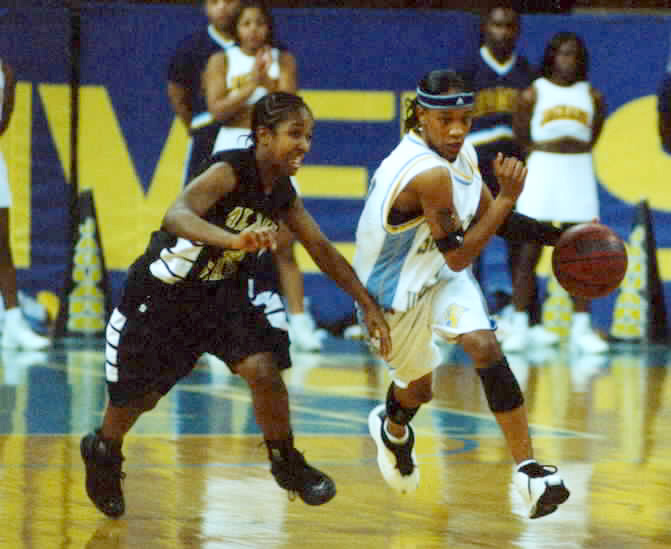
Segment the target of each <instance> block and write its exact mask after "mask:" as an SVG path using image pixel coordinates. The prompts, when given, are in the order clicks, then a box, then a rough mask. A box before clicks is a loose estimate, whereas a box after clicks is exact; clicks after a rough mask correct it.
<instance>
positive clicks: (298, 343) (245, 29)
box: [204, 0, 322, 352]
mask: <svg viewBox="0 0 671 549" xmlns="http://www.w3.org/2000/svg"><path fill="white" fill-rule="evenodd" d="M272 23H273V20H272V16H271V13H270V11H269V10H268V9H267V7H265V6H264V4H263V3H262V2H259V1H258V0H242V1H241V2H240V6H239V8H238V10H237V12H236V14H235V16H234V19H233V23H232V28H233V32H234V35H235V39H236V41H237V45H236V46H233V47H231V48H228V49H226V51H225V52H219V53H217V54H215V55H213V56H212V57H211V58H210V60H209V62H208V65H207V68H206V71H205V78H204V85H205V95H206V98H207V105H208V110H209V112H211V113H212V114H213V115H214V117H215V118H216V119H217V120H219V121H220V122H221V127H220V128H219V131H218V133H217V138H216V141H215V143H214V149H213V153H217V152H220V151H224V150H230V149H241V148H246V147H248V146H249V145H250V142H249V140H248V137H249V135H250V128H251V124H252V121H251V112H252V107H253V105H254V104H255V103H256V102H257V101H258V100H259V99H260V98H261V97H263V96H264V95H266V94H268V93H269V92H272V91H285V92H289V93H296V90H297V88H298V83H297V70H296V60H295V58H294V56H293V55H292V54H291V53H290V52H289V51H287V50H285V49H280V48H277V47H273V45H272V44H273V43H274V39H273V32H272V26H273V25H272ZM292 183H294V186H295V181H292ZM297 190H298V189H297ZM281 234H282V236H281V238H280V240H279V245H278V248H277V250H275V252H274V253H273V255H272V256H271V255H270V254H268V256H267V261H268V266H267V269H265V272H268V273H271V276H270V277H268V280H266V281H260V280H258V279H257V280H256V286H257V287H258V288H257V290H262V289H263V285H274V286H275V289H277V286H278V285H279V286H281V292H280V293H281V294H282V295H283V296H284V298H285V300H286V303H287V307H288V309H289V311H288V313H289V314H288V320H289V334H290V337H291V341H292V345H293V347H294V349H296V350H300V351H308V352H313V351H318V350H319V349H321V348H322V340H321V337H320V335H319V333H318V331H317V330H316V326H315V323H314V320H313V318H312V316H311V315H310V314H309V313H308V312H307V311H306V309H305V306H304V289H303V274H302V273H301V271H300V269H299V267H298V264H297V263H296V258H295V256H294V252H293V246H294V237H293V235H292V234H291V233H290V231H288V230H287V229H286V227H283V229H282V231H281ZM273 257H274V258H275V262H274V263H275V264H273V261H272V259H273ZM277 278H279V280H273V279H277Z"/></svg>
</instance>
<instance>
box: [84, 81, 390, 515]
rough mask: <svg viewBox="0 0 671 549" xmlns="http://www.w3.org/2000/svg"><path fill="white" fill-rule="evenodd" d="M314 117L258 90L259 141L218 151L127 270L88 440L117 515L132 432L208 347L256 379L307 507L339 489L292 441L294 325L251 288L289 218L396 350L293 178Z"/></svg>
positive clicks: (90, 475) (92, 469)
mask: <svg viewBox="0 0 671 549" xmlns="http://www.w3.org/2000/svg"><path fill="white" fill-rule="evenodd" d="M313 126H314V119H313V116H312V113H311V111H310V110H309V108H308V107H307V105H306V104H305V103H304V102H303V100H302V99H301V98H300V97H298V96H296V95H293V94H289V93H285V92H274V93H271V94H269V95H266V96H265V97H263V98H262V99H260V100H259V101H258V102H257V103H256V104H255V106H254V110H253V113H252V128H251V133H252V140H253V145H252V147H250V148H249V149H234V150H231V151H223V152H221V153H218V154H217V155H215V156H213V157H212V159H211V165H210V167H209V168H207V169H206V170H205V171H204V172H203V173H202V174H201V175H199V176H198V177H196V178H195V179H194V180H193V181H192V182H191V183H190V184H189V185H187V186H186V188H185V189H184V191H183V192H182V194H181V195H180V196H179V197H178V198H177V199H176V200H175V202H174V203H173V204H172V206H171V207H170V208H169V209H168V211H167V213H166V215H165V217H164V218H163V223H162V226H161V229H160V230H158V231H156V232H154V233H153V234H152V237H151V240H150V243H149V246H148V247H147V250H146V251H145V253H144V254H143V255H141V256H140V257H139V258H138V259H137V260H136V261H135V263H134V264H133V265H132V266H131V268H130V269H129V272H128V278H127V281H126V284H125V286H124V291H123V294H122V298H121V302H120V304H119V306H118V307H117V308H116V309H115V310H114V312H113V314H112V316H111V317H110V320H109V323H108V326H107V331H106V340H107V342H106V353H105V358H106V360H105V375H106V380H107V387H108V392H109V404H108V406H107V409H106V410H105V414H104V418H103V422H102V426H101V427H100V428H99V429H97V430H96V431H95V432H93V433H89V434H87V435H86V436H85V437H83V439H82V441H81V454H82V458H83V460H84V463H85V465H86V489H87V493H88V495H89V497H90V498H91V500H92V501H93V503H94V504H95V505H96V506H97V507H98V509H99V510H100V511H102V512H103V513H105V514H106V515H108V516H110V517H119V516H121V515H122V514H123V512H124V509H125V504H124V498H123V493H122V490H121V479H122V477H123V475H124V474H123V473H122V470H121V466H122V460H123V459H124V458H123V455H122V452H121V447H122V443H123V439H124V436H125V435H126V433H127V432H128V431H129V430H130V428H131V427H132V426H133V424H134V423H135V421H136V420H137V419H138V417H140V415H141V414H142V413H144V412H146V411H148V410H151V409H152V408H153V407H154V406H156V404H157V402H158V401H159V400H160V398H161V397H162V396H163V395H165V394H166V393H168V391H170V389H171V388H172V387H173V386H174V385H175V384H176V383H177V382H178V381H179V380H180V379H181V378H182V377H184V376H186V375H187V374H188V373H189V372H190V371H191V370H192V368H193V366H194V364H195V362H196V360H197V358H198V356H200V354H201V353H203V352H209V353H212V354H215V355H216V356H218V357H219V358H221V359H222V360H224V361H225V363H226V364H227V365H228V366H229V368H230V369H231V371H232V372H233V373H235V374H237V375H240V376H241V377H242V378H244V379H245V381H246V382H247V383H248V385H249V387H250V389H251V393H252V403H253V407H254V413H255V417H256V422H257V424H258V425H259V427H260V429H261V431H262V433H263V437H264V439H265V444H266V446H267V449H268V457H269V459H270V463H271V472H272V474H273V476H274V477H275V480H276V481H277V483H278V484H279V485H280V486H281V487H282V488H284V489H286V490H288V491H290V492H293V493H297V494H298V495H299V496H300V497H301V498H302V499H303V501H305V502H306V503H308V504H310V505H320V504H323V503H326V502H327V501H329V500H330V499H331V498H332V497H333V496H334V495H335V485H334V483H333V481H332V480H331V479H330V478H329V477H328V476H327V475H326V474H324V473H322V472H321V471H318V470H317V469H315V468H313V467H311V466H309V465H308V464H307V463H306V462H305V460H304V458H303V455H302V454H301V453H300V452H299V451H298V450H297V449H296V448H295V447H294V440H293V435H292V430H291V424H290V421H289V398H288V394H287V389H286V386H285V384H284V382H283V380H282V377H281V375H280V372H281V370H282V369H285V368H288V367H289V366H290V365H291V358H290V355H289V338H288V335H287V332H286V330H282V329H279V328H276V327H275V326H273V324H272V315H270V314H268V311H266V310H265V308H264V307H257V306H255V305H254V304H253V302H252V301H251V300H250V299H249V297H248V296H249V293H248V292H249V289H248V283H249V280H250V278H252V277H254V275H255V268H256V267H255V263H256V260H257V258H258V256H259V255H262V254H266V253H269V251H270V250H272V249H273V248H275V246H276V244H277V242H276V234H277V228H278V225H279V222H280V220H282V221H284V222H285V223H286V224H287V225H288V226H289V228H290V229H291V231H292V232H293V233H294V234H295V235H296V236H297V237H298V239H299V240H300V241H301V243H302V244H303V246H304V247H305V248H306V250H307V251H308V252H309V253H310V255H311V256H312V258H313V259H314V261H315V262H316V264H317V265H319V267H320V268H321V269H322V270H323V271H324V272H326V273H327V274H328V275H329V276H331V277H332V278H333V279H334V280H335V281H336V282H337V283H338V284H339V285H340V286H341V287H342V288H343V289H344V290H345V291H346V292H348V293H349V294H350V295H351V296H352V297H353V298H354V299H355V300H356V301H357V303H358V304H359V305H360V307H361V308H362V310H363V312H364V319H365V322H366V324H367V327H368V329H369V330H370V333H372V334H375V335H376V336H377V337H378V340H379V344H380V346H381V350H382V352H383V353H384V354H385V355H386V354H388V352H389V351H390V347H391V342H390V339H389V327H388V325H387V323H386V321H385V320H384V316H383V313H382V311H381V309H380V308H379V307H378V305H377V304H376V303H375V301H374V300H373V299H372V298H371V297H370V295H369V294H368V292H367V290H366V289H365V288H364V287H363V286H362V284H361V282H360V281H359V279H358V278H357V277H356V274H355V273H354V271H353V270H352V268H351V267H350V265H349V263H347V261H346V260H345V259H344V258H343V257H342V255H340V253H339V252H338V251H337V250H336V249H335V247H334V246H333V245H332V244H331V243H330V242H329V241H328V240H327V239H326V238H325V236H324V235H323V233H322V232H321V230H320V229H319V226H318V225H317V224H316V222H315V221H314V219H313V218H312V217H311V216H310V214H309V213H308V212H307V211H306V210H305V208H304V207H303V203H302V201H301V199H300V197H299V196H297V195H296V192H295V190H294V189H293V187H292V185H291V182H290V179H289V178H290V176H292V175H294V174H295V173H296V172H297V171H298V169H299V168H300V166H301V164H302V161H303V158H304V156H305V154H306V153H307V152H308V151H309V149H310V144H311V139H312V130H313ZM278 299H279V298H278Z"/></svg>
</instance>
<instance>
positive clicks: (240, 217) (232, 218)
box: [198, 206, 279, 281]
mask: <svg viewBox="0 0 671 549" xmlns="http://www.w3.org/2000/svg"><path fill="white" fill-rule="evenodd" d="M225 227H226V229H228V230H230V231H231V232H234V233H240V232H242V231H244V230H245V229H250V228H254V229H261V228H265V227H271V228H273V229H274V230H277V229H278V228H279V227H278V225H277V223H276V222H275V221H273V220H272V219H270V218H268V217H265V216H264V215H262V214H261V213H259V212H257V211H255V210H253V209H251V208H247V207H244V206H237V207H236V208H233V210H231V212H230V213H229V214H228V216H227V217H226V223H225ZM246 255H247V252H245V251H243V250H224V251H223V252H222V253H221V255H220V256H219V257H217V258H213V259H210V260H209V261H208V262H207V265H206V266H205V267H204V268H203V269H202V270H201V272H200V274H199V275H198V277H199V278H200V279H201V280H209V281H215V280H223V279H226V278H231V277H232V276H234V275H235V273H236V272H237V271H238V268H239V266H240V263H241V262H242V261H243V260H244V258H245V256H246Z"/></svg>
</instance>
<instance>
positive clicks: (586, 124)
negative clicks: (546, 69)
mask: <svg viewBox="0 0 671 549" xmlns="http://www.w3.org/2000/svg"><path fill="white" fill-rule="evenodd" d="M533 86H534V88H535V90H536V103H535V105H534V110H533V114H532V116H531V125H530V129H531V140H532V141H533V142H535V143H538V142H543V141H551V140H554V139H561V138H566V137H569V138H573V139H577V140H579V141H584V142H586V143H589V141H590V140H591V139H592V123H593V121H594V100H593V99H592V94H591V93H590V91H591V87H590V85H589V83H588V82H585V81H582V82H576V83H575V84H572V85H571V86H558V85H557V84H553V83H552V82H550V81H549V80H547V79H546V78H539V79H537V80H535V81H534V83H533Z"/></svg>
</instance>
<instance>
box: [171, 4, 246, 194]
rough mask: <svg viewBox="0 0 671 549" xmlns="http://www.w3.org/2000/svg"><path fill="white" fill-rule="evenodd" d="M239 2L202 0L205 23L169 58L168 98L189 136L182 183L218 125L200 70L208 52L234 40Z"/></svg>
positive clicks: (208, 148) (200, 159) (205, 155)
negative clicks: (233, 29)
mask: <svg viewBox="0 0 671 549" xmlns="http://www.w3.org/2000/svg"><path fill="white" fill-rule="evenodd" d="M239 4H240V0H205V1H204V9H205V14H206V15H207V20H208V25H207V27H206V28H204V29H200V30H198V31H196V32H194V33H192V34H190V35H188V36H187V37H186V38H185V39H183V40H182V41H181V42H180V43H179V45H178V47H177V50H176V51H175V52H174V54H173V55H172V57H171V58H170V63H169V66H168V98H169V99H170V104H171V105H172V108H173V110H174V111H175V114H176V115H177V116H178V117H179V119H180V120H181V121H182V122H183V123H184V126H185V127H186V129H187V131H188V132H189V136H190V141H189V151H188V154H187V159H186V165H185V167H184V178H183V185H182V186H184V185H186V183H187V182H188V181H189V180H190V179H191V178H192V177H194V175H196V174H197V173H198V171H199V170H200V169H201V168H202V166H203V164H204V163H205V162H206V161H207V158H208V157H209V156H210V154H211V153H212V148H213V147H214V142H215V140H216V138H217V133H218V132H219V128H220V127H221V124H219V123H218V122H217V121H216V120H215V119H214V118H213V116H212V114H211V113H210V112H209V111H208V108H207V102H206V100H205V94H204V91H203V86H202V74H203V72H204V70H205V67H206V66H207V62H208V59H209V58H210V56H212V55H213V54H215V53H217V52H218V51H221V50H225V49H226V48H229V47H231V46H233V44H234V43H235V40H234V38H233V33H232V31H231V22H232V20H233V16H234V15H235V12H236V10H237V9H238V6H239Z"/></svg>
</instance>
